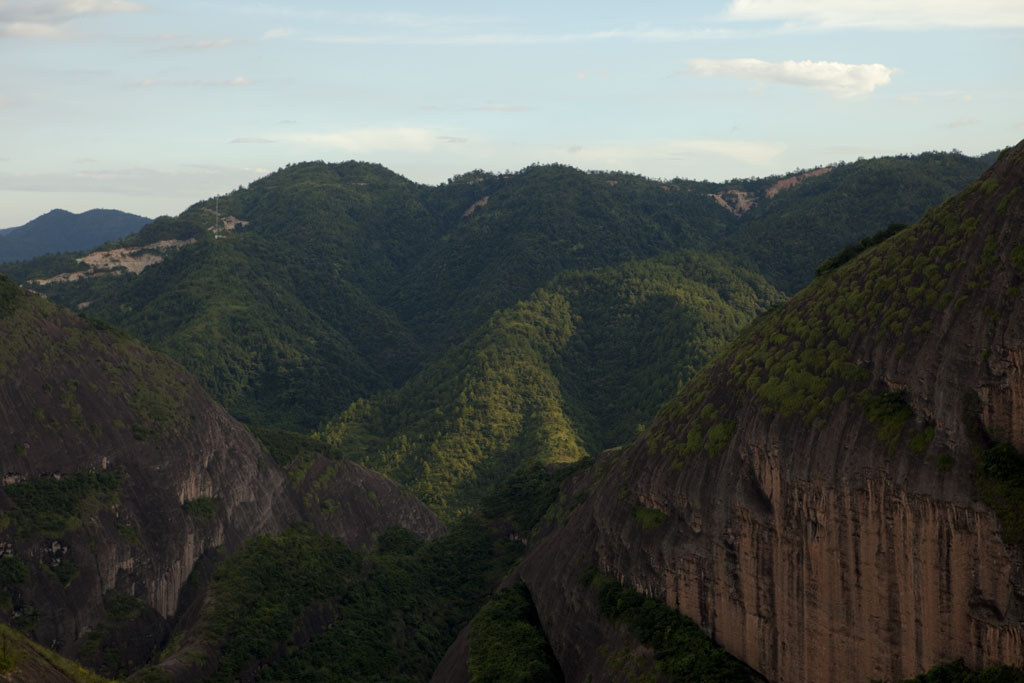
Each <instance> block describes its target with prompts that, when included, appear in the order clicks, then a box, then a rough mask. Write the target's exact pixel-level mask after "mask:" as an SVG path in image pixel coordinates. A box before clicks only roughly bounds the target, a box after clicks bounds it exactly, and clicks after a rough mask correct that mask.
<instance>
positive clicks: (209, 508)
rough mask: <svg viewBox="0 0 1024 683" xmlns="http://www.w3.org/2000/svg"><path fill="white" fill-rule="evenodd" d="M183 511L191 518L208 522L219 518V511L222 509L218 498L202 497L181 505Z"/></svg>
mask: <svg viewBox="0 0 1024 683" xmlns="http://www.w3.org/2000/svg"><path fill="white" fill-rule="evenodd" d="M181 509H182V510H184V511H185V514H186V515H188V516H189V517H193V518H195V519H201V520H204V521H208V520H211V519H213V518H214V517H216V516H217V510H219V509H220V501H219V500H217V499H216V498H210V497H208V496H201V497H199V498H192V499H191V500H186V501H185V502H184V503H182V504H181Z"/></svg>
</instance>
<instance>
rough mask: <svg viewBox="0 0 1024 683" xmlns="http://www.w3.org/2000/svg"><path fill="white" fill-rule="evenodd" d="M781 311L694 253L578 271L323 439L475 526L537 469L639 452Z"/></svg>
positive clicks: (743, 277) (361, 408) (365, 405)
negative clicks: (750, 333)
mask: <svg viewBox="0 0 1024 683" xmlns="http://www.w3.org/2000/svg"><path fill="white" fill-rule="evenodd" d="M779 301H781V295H779V294H778V293H777V292H776V291H775V290H774V289H773V288H772V287H771V286H770V285H768V284H767V283H765V282H764V280H763V279H762V278H760V277H759V276H756V275H754V274H752V273H750V272H748V271H743V270H740V269H738V268H736V267H734V266H732V265H730V264H729V263H728V262H727V261H726V260H725V259H722V258H719V257H714V256H710V255H707V254H700V253H698V252H692V251H688V250H687V251H680V252H674V253H671V254H666V255H664V256H659V257H657V258H654V259H648V260H646V261H631V262H628V263H626V264H623V265H621V266H609V267H606V268H601V269H596V270H589V271H567V272H566V273H563V274H562V275H561V276H559V277H557V278H555V279H554V280H553V281H552V282H551V283H550V284H549V285H547V286H545V287H542V288H540V289H538V290H537V291H536V292H535V293H534V294H533V295H532V296H530V297H529V298H528V299H527V300H525V301H522V302H520V303H519V304H516V305H515V306H513V307H511V308H508V309H505V310H503V311H500V312H498V313H496V314H495V315H493V316H492V317H491V319H490V320H489V321H488V322H487V323H486V324H485V325H483V326H482V327H480V328H479V329H478V330H477V331H476V332H474V333H473V334H472V335H470V336H469V338H468V339H466V340H465V341H464V342H462V343H461V344H459V345H457V346H455V347H454V348H453V349H452V350H450V351H449V352H448V353H446V354H445V355H444V356H442V357H441V358H440V359H439V360H437V361H434V362H432V363H430V364H429V365H427V366H426V367H425V368H424V369H423V370H422V371H421V372H420V373H418V374H417V375H416V376H414V377H413V378H412V379H410V380H409V381H408V382H407V383H406V384H404V385H403V386H402V387H401V388H399V389H396V390H391V391H387V392H384V393H382V394H378V395H376V396H373V397H371V398H369V399H361V400H359V401H356V402H355V403H353V404H352V406H350V407H349V408H348V409H347V410H346V411H345V412H344V413H343V414H342V415H341V416H340V417H338V418H336V419H335V420H333V421H331V422H330V423H329V424H328V425H327V426H326V428H324V429H323V430H322V431H321V434H320V435H321V436H322V437H323V438H325V439H326V440H327V441H329V442H330V443H332V444H335V445H336V446H337V447H338V448H339V449H341V451H342V452H344V453H345V454H346V455H347V457H350V458H352V459H353V460H356V461H359V462H362V463H363V464H365V465H367V466H368V467H370V468H372V469H375V470H377V471H380V472H383V473H385V474H387V475H388V476H390V477H392V478H394V479H396V480H397V481H399V482H401V483H404V484H407V485H409V486H411V487H412V490H413V491H415V492H416V493H417V495H419V496H420V497H421V498H422V499H423V500H425V501H427V502H428V503H430V504H431V505H432V506H434V508H435V509H437V510H442V511H446V512H447V513H448V514H458V513H462V512H466V511H467V510H470V509H473V507H475V504H477V503H478V502H479V499H480V497H481V496H482V495H483V494H484V492H486V491H487V490H488V488H489V487H490V486H491V485H493V484H494V483H495V482H498V481H500V480H502V479H503V478H505V477H507V476H508V475H509V474H510V473H511V472H512V471H513V470H514V469H515V468H516V467H517V466H518V465H519V464H521V463H522V462H524V461H525V460H526V459H528V458H534V459H539V460H541V461H544V462H572V461H575V460H578V459H580V458H582V457H583V456H584V455H585V454H586V453H596V452H599V451H600V450H603V449H604V448H607V447H610V446H614V445H617V444H620V443H625V442H626V441H628V440H630V439H631V438H632V437H633V436H634V435H635V434H636V433H637V430H639V429H641V428H642V423H643V422H644V421H645V420H646V419H647V418H648V417H649V416H650V415H652V414H653V413H654V411H655V409H656V408H657V406H658V405H660V404H661V402H663V401H665V400H667V399H668V398H669V397H671V396H672V395H673V394H674V393H675V391H676V390H677V389H678V387H679V384H680V383H681V382H683V381H685V380H686V379H688V378H689V377H690V376H692V375H693V373H694V372H695V370H696V369H697V368H700V367H701V366H702V365H703V364H704V363H705V362H707V360H709V359H710V358H711V356H712V355H714V353H716V352H717V351H718V350H719V349H721V348H722V346H723V345H724V343H725V342H726V341H727V340H728V339H730V338H731V337H733V336H734V335H735V334H736V333H737V332H738V331H739V330H740V329H741V328H742V327H743V326H744V325H745V324H747V323H748V322H749V321H751V320H752V319H753V318H754V316H755V315H756V314H757V313H758V312H760V311H763V310H765V309H766V307H768V306H770V305H772V304H774V303H777V302H779Z"/></svg>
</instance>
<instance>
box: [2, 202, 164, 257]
mask: <svg viewBox="0 0 1024 683" xmlns="http://www.w3.org/2000/svg"><path fill="white" fill-rule="evenodd" d="M149 221H150V219H149V218H146V217H145V216H136V215H135V214H131V213H125V212H124V211H115V210H112V209H92V210H91V211H86V212H84V213H71V212H70V211H65V210H63V209H54V210H53V211H51V212H49V213H47V214H43V215H42V216H40V217H39V218H34V219H32V220H30V221H29V222H28V223H26V224H25V225H22V226H21V227H17V228H10V229H8V230H0V261H21V260H24V259H30V258H35V257H36V256H42V255H43V254H53V253H58V252H63V251H82V250H84V249H92V248H93V247H96V246H99V245H101V244H103V243H104V242H109V241H111V240H116V239H121V238H122V237H124V236H125V235H130V234H132V233H133V232H135V231H137V230H138V229H139V228H141V227H142V226H143V225H145V224H146V223H149Z"/></svg>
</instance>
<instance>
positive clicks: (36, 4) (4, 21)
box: [0, 0, 146, 39]
mask: <svg viewBox="0 0 1024 683" xmlns="http://www.w3.org/2000/svg"><path fill="white" fill-rule="evenodd" d="M145 9H146V6H145V5H143V4H141V3H138V2H127V0H63V1H58V2H55V1H53V0H33V1H32V2H24V1H23V2H15V3H4V2H0V37H6V38H29V39H32V38H61V37H64V36H65V35H66V31H65V28H64V24H66V23H67V22H68V21H69V20H71V19H73V18H74V17H76V16H82V15H87V14H113V13H123V12H141V11H143V10H145Z"/></svg>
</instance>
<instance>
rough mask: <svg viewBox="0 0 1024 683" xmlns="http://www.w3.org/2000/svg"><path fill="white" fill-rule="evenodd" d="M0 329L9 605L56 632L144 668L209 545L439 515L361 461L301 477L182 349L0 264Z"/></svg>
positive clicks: (123, 666)
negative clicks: (118, 324)
mask: <svg viewBox="0 0 1024 683" xmlns="http://www.w3.org/2000/svg"><path fill="white" fill-rule="evenodd" d="M0 338H2V339H3V340H4V341H3V344H2V346H0V471H2V473H3V476H4V487H3V490H2V492H0V583H2V584H3V589H4V591H3V592H4V595H5V600H4V601H3V602H2V603H0V611H2V612H3V617H4V618H5V620H9V621H11V622H13V623H14V624H15V625H17V626H19V627H20V628H22V629H25V630H27V631H28V632H29V633H30V634H31V635H32V636H33V637H34V638H35V639H36V640H37V641H39V642H41V643H43V644H45V645H47V646H50V647H54V648H55V649H57V650H59V651H61V652H64V653H68V654H71V655H73V656H75V657H76V658H79V659H81V660H83V661H87V662H93V661H95V662H99V663H102V662H106V668H107V670H109V671H112V672H116V671H126V670H130V669H132V668H133V667H134V666H137V665H139V664H141V663H143V662H145V661H147V660H148V659H149V658H150V657H151V656H152V655H153V654H154V653H155V652H156V651H157V650H158V649H159V647H160V646H161V644H162V643H163V641H164V640H165V639H166V635H167V633H168V631H169V622H170V621H171V620H172V618H173V617H174V616H175V614H176V613H178V612H179V611H180V610H181V609H182V607H183V606H185V605H184V603H185V602H187V600H189V599H192V598H195V597H196V592H195V590H194V587H189V586H188V585H187V582H188V580H189V576H190V574H191V573H192V572H193V569H194V567H195V566H196V563H197V561H198V560H199V559H200V558H202V557H204V556H205V555H208V554H209V553H211V552H212V551H214V550H215V549H224V550H227V551H230V550H232V549H235V548H237V547H239V546H240V544H241V543H242V542H243V541H245V540H246V539H248V538H251V537H253V536H255V535H260V534H273V533H277V532H280V531H282V530H284V529H285V528H287V527H288V526H289V525H290V524H293V523H295V522H297V521H300V520H302V519H303V518H304V517H308V518H309V519H310V521H312V522H313V523H314V525H315V526H316V527H317V528H318V529H320V530H321V531H323V532H326V533H330V534H331V535H333V536H334V537H336V538H341V539H343V540H345V541H346V542H348V543H349V544H350V545H352V546H354V547H361V546H365V545H368V544H370V543H372V541H373V538H374V535H375V534H377V533H379V532H381V531H383V530H384V529H386V528H388V527H389V526H391V525H394V524H404V525H406V526H407V527H409V528H410V529H411V530H413V531H414V532H416V533H419V534H421V535H424V536H436V535H438V534H439V533H441V532H442V531H443V526H442V525H441V524H440V522H439V521H438V520H437V518H436V517H434V516H433V514H432V513H430V512H429V510H427V509H426V508H425V507H424V506H423V505H422V504H421V503H418V502H416V501H414V500H412V499H411V497H410V496H408V495H407V494H404V493H403V492H401V491H400V490H399V489H398V487H397V486H396V485H394V484H393V483H391V482H389V481H387V480H385V479H384V478H383V477H380V476H379V475H375V474H373V473H370V472H367V471H366V470H363V469H362V468H360V467H358V466H356V465H352V464H351V463H340V462H339V463H323V462H319V461H316V462H313V463H308V464H311V465H312V466H311V467H307V470H308V471H309V472H312V473H313V474H315V475H316V476H315V478H314V479H312V480H311V481H310V482H308V483H306V482H304V481H303V479H302V478H301V477H299V478H294V479H293V481H294V483H291V482H289V480H288V477H287V476H286V474H285V472H284V471H283V470H282V469H281V468H280V467H279V466H278V465H277V464H276V463H275V461H274V460H273V459H272V458H271V457H270V456H269V455H268V454H267V453H266V452H265V451H264V450H263V448H262V447H261V446H260V444H259V442H258V441H257V440H256V439H255V438H254V437H253V436H252V434H250V432H249V431H248V430H247V429H245V427H243V426H242V425H241V424H239V423H238V422H236V421H235V420H234V419H232V418H231V417H230V416H229V415H228V414H227V412H226V411H225V410H224V409H222V408H221V407H220V406H219V405H217V404H216V403H215V402H213V401H212V400H211V399H210V398H209V397H208V396H207V394H206V393H205V392H204V391H203V390H202V389H201V388H200V387H199V386H198V384H197V383H196V382H195V380H194V379H192V378H191V377H190V376H189V375H188V373H187V372H185V370H184V369H182V368H181V367H180V366H178V365H177V364H176V363H174V362H172V361H170V360H169V359H167V358H165V357H163V356H160V355H158V354H156V353H154V352H152V351H150V350H148V349H146V348H145V347H144V346H143V345H142V344H140V343H139V342H137V341H135V340H133V339H131V338H129V337H127V336H125V335H123V334H122V333H120V332H118V331H116V330H113V329H110V328H107V327H105V326H103V325H101V324H97V323H94V322H92V321H89V320H87V319H85V318H82V317H81V316H76V315H74V314H72V313H70V312H68V311H66V310H63V309H60V308H58V307H56V306H54V305H53V304H51V303H49V302H47V301H46V300H45V299H44V298H42V297H40V296H37V295H34V294H32V293H30V292H28V291H26V290H22V289H20V288H19V287H18V286H17V285H15V284H14V283H12V282H11V281H10V280H7V279H6V278H2V277H0ZM320 491H323V492H324V495H325V501H326V496H327V495H328V494H329V496H330V504H329V505H328V504H327V503H326V502H324V504H323V505H320V506H318V507H317V510H316V514H315V515H310V516H307V515H305V514H304V508H307V507H309V506H308V505H304V504H303V499H304V498H306V499H309V498H310V497H311V496H312V493H311V492H320ZM318 502H320V501H319V500H318ZM307 503H308V500H307ZM183 589H184V590H183Z"/></svg>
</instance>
